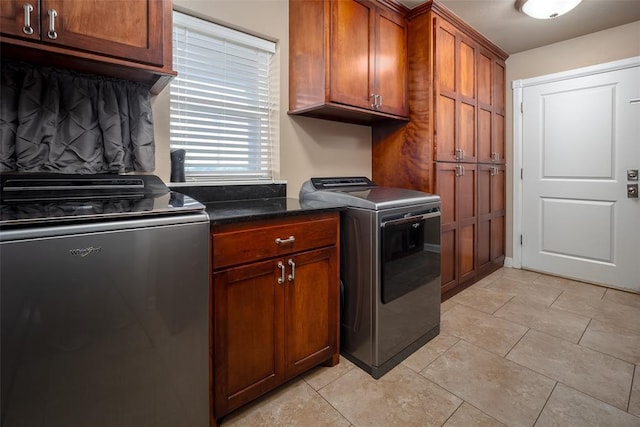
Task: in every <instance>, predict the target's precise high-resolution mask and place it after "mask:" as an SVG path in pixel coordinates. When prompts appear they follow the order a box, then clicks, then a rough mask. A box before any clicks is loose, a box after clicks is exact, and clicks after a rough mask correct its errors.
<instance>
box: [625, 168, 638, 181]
mask: <svg viewBox="0 0 640 427" xmlns="http://www.w3.org/2000/svg"><path fill="white" fill-rule="evenodd" d="M627 180H628V181H637V180H638V169H627Z"/></svg>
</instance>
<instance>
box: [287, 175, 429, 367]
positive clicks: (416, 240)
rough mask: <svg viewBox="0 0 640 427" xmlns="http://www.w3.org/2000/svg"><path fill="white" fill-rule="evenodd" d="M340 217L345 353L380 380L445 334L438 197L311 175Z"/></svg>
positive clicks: (310, 192) (316, 195)
mask: <svg viewBox="0 0 640 427" xmlns="http://www.w3.org/2000/svg"><path fill="white" fill-rule="evenodd" d="M300 199H301V200H302V201H303V202H304V203H311V204H312V203H314V202H330V203H340V204H342V205H345V206H347V208H346V209H345V211H344V212H343V214H342V215H341V219H340V220H341V224H340V228H341V236H340V238H341V246H340V251H341V253H340V256H341V262H340V277H341V281H342V285H343V307H342V311H341V321H340V323H341V328H340V333H341V349H340V351H341V353H342V354H343V355H344V356H345V357H347V358H348V359H349V360H351V361H352V362H354V363H355V364H357V365H358V366H360V367H361V368H362V369H364V370H365V371H367V372H369V373H370V374H371V375H372V376H373V377H374V378H380V377H381V376H382V375H384V374H385V373H386V372H388V371H389V370H390V369H391V368H393V367H394V366H396V365H397V364H398V363H400V362H401V361H402V360H404V359H405V358H406V357H407V356H409V355H410V354H411V353H413V352H414V351H415V350H417V349H418V348H420V347H421V346H422V345H424V344H425V343H426V342H428V341H429V340H430V339H432V338H433V337H435V336H436V335H438V333H439V332H440V197H439V196H436V195H433V194H426V193H422V192H419V191H413V190H406V189H400V188H389V187H379V186H377V185H375V184H374V183H372V182H371V181H370V180H369V179H367V178H365V177H348V178H342V177H337V178H312V179H311V180H310V181H307V182H305V183H304V184H303V186H302V188H301V190H300Z"/></svg>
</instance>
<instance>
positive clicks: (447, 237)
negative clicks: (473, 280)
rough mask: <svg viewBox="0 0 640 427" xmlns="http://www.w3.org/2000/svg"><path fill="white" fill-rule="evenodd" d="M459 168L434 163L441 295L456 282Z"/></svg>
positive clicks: (452, 164)
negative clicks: (457, 180)
mask: <svg viewBox="0 0 640 427" xmlns="http://www.w3.org/2000/svg"><path fill="white" fill-rule="evenodd" d="M458 168H459V166H458V165H457V164H455V163H440V162H439V163H436V165H435V172H436V188H435V192H436V193H437V194H439V195H440V214H441V217H440V220H441V230H442V234H441V236H440V280H441V286H442V293H445V292H447V291H449V290H450V289H453V288H454V287H455V286H456V285H457V281H458V268H457V263H456V256H457V252H458V229H457V209H456V179H457V175H458Z"/></svg>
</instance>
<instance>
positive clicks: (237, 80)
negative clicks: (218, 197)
mask: <svg viewBox="0 0 640 427" xmlns="http://www.w3.org/2000/svg"><path fill="white" fill-rule="evenodd" d="M274 53H275V43H273V42H271V41H268V40H264V39H261V38H259V37H255V36H252V35H249V34H246V33H242V32H240V31H236V30H232V29H230V28H227V27H223V26H221V25H217V24H214V23H212V22H208V21H205V20H202V19H198V18H194V17H192V16H189V15H185V14H182V13H179V12H174V14H173V64H174V67H175V69H176V71H178V76H177V77H176V78H175V79H174V80H173V81H172V82H171V89H170V96H171V107H170V108H171V111H170V121H171V123H170V141H171V143H170V145H171V148H172V149H184V150H185V152H186V154H185V176H186V179H187V180H262V179H272V178H273V161H272V154H273V151H274V150H273V144H274V137H273V135H274V129H273V127H274V124H275V123H274V120H275V118H274V114H273V111H274V110H275V109H276V108H277V99H276V94H275V93H272V92H275V91H274V90H273V89H272V87H271V86H272V85H271V82H272V78H271V75H270V69H271V61H272V58H273V56H274Z"/></svg>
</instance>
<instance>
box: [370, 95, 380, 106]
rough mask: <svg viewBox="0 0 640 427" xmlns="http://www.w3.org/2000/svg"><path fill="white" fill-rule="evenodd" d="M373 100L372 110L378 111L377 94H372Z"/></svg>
mask: <svg viewBox="0 0 640 427" xmlns="http://www.w3.org/2000/svg"><path fill="white" fill-rule="evenodd" d="M371 98H372V99H373V104H371V108H372V109H374V110H377V109H378V103H377V100H378V95H376V94H375V93H372V94H371Z"/></svg>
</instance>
